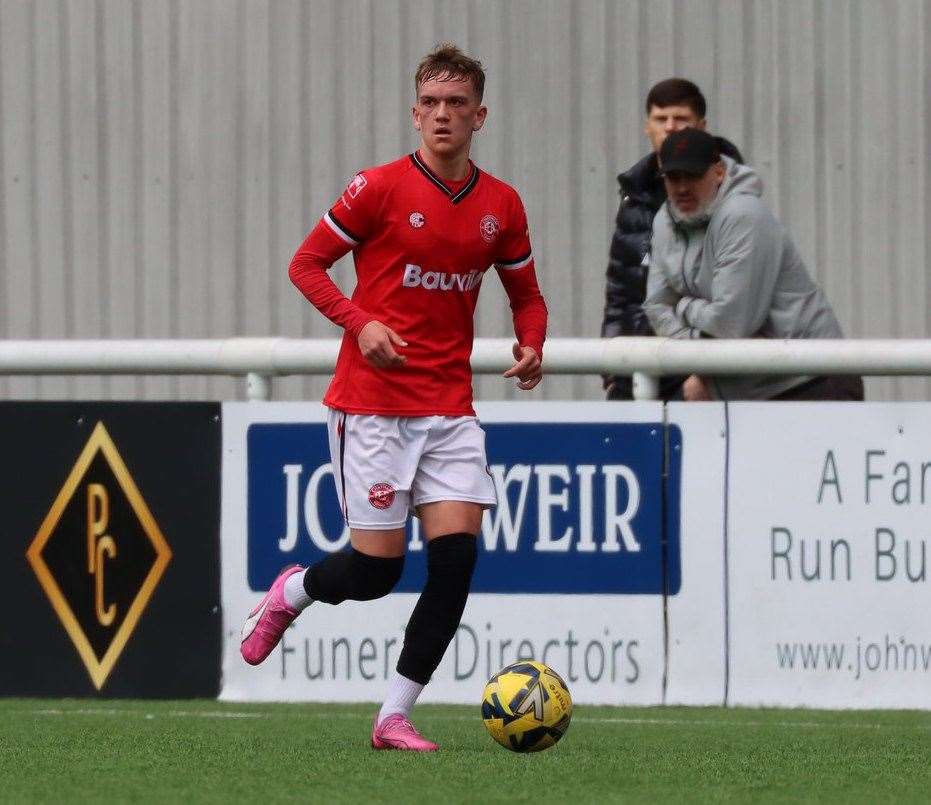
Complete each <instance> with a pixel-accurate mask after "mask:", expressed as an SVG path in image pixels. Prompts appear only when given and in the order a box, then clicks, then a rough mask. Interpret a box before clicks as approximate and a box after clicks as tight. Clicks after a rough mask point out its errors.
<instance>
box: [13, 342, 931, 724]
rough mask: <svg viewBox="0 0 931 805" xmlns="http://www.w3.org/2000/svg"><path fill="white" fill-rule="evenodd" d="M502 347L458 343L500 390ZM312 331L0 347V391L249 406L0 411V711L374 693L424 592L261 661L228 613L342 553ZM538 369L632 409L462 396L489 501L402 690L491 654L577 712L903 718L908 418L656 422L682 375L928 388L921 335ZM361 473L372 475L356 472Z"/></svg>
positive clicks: (916, 696) (416, 560) (295, 636)
mask: <svg viewBox="0 0 931 805" xmlns="http://www.w3.org/2000/svg"><path fill="white" fill-rule="evenodd" d="M510 346H511V342H510V340H507V339H480V340H478V341H477V342H476V346H475V350H474V352H473V356H472V363H473V369H474V370H475V371H476V372H480V373H498V372H501V371H503V370H505V369H506V368H508V367H509V366H510V365H511V363H512V359H511V354H510ZM337 349H338V342H336V341H313V340H308V341H303V340H289V339H228V340H216V341H86V342H80V341H78V342H72V341H69V342H47V341H27V342H3V343H0V371H3V372H6V373H8V374H111V375H112V374H146V373H150V374H222V375H234V376H244V377H246V378H248V393H247V396H248V398H249V401H248V402H221V403H177V402H173V403H147V402H126V403H120V402H106V403H103V402H80V401H69V402H64V403H63V402H54V403H53V402H49V403H42V402H28V403H27V402H3V403H0V435H2V438H3V441H4V444H5V446H6V447H7V455H8V456H10V459H9V460H8V461H7V462H5V463H4V465H3V468H2V473H0V474H2V475H3V478H2V483H0V490H2V491H0V496H5V497H3V500H4V503H5V504H6V505H5V511H6V512H7V518H6V525H7V537H8V538H7V539H5V540H4V541H3V543H2V548H0V551H2V556H0V589H4V590H6V591H8V592H9V594H10V596H12V598H11V600H16V601H17V602H18V612H19V613H20V614H19V615H18V617H17V618H16V619H13V620H12V621H11V622H10V624H9V628H7V629H4V630H2V631H0V650H2V651H3V653H4V656H6V657H7V658H8V662H6V663H4V664H3V666H2V667H0V695H39V696H88V697H120V696H127V697H138V696H142V697H184V696H219V697H220V698H223V699H227V700H320V701H362V700H377V699H378V698H379V697H380V695H381V692H382V688H383V685H384V680H385V679H386V678H387V676H388V675H389V674H390V672H391V670H392V669H393V667H394V663H395V662H396V660H397V655H398V651H399V647H400V645H401V641H402V639H403V626H404V623H405V622H406V620H407V617H408V615H409V613H410V611H411V608H412V607H413V605H414V602H415V600H416V597H417V591H418V590H419V589H420V588H421V586H422V583H423V579H424V573H425V563H424V551H423V547H424V544H423V540H422V538H421V535H420V534H419V530H418V528H417V522H416V520H413V521H412V523H411V524H410V526H409V530H408V561H407V563H406V566H405V572H404V576H403V577H402V579H401V581H400V583H399V585H398V587H397V589H396V591H395V592H394V593H393V594H392V595H390V596H389V597H388V598H386V599H385V600H384V601H382V602H380V603H379V605H378V606H377V607H375V606H371V605H366V604H355V603H347V604H346V605H344V606H341V607H338V608H332V609H328V610H327V612H326V613H325V617H324V616H323V615H322V614H321V615H320V616H319V617H315V618H314V620H313V624H305V623H303V621H302V620H298V621H297V623H296V625H295V627H294V628H293V629H290V630H289V631H288V633H287V634H286V636H285V639H284V641H283V643H282V646H281V648H280V649H277V650H276V652H275V654H274V655H273V656H272V657H271V658H270V659H269V660H268V661H267V662H266V663H264V664H263V665H262V666H260V667H259V668H252V667H249V666H246V665H245V663H243V661H242V659H241V658H240V656H239V652H238V646H239V640H238V634H239V626H240V623H241V620H242V618H243V616H244V615H245V613H247V612H248V611H249V610H250V609H251V608H252V607H253V606H254V605H255V604H256V603H257V602H258V601H259V600H261V597H262V595H263V592H264V590H266V589H267V587H268V585H269V584H270V581H271V579H272V578H273V577H274V574H275V573H276V572H277V570H278V569H279V568H280V567H281V566H282V565H285V564H289V563H293V562H297V563H300V564H305V565H306V564H309V563H311V562H314V561H318V560H319V559H320V558H322V557H324V556H326V555H327V554H329V553H332V552H333V551H336V550H341V549H343V548H344V547H345V546H346V545H347V543H348V538H349V534H348V530H347V529H346V527H345V525H344V523H343V521H342V517H341V513H340V510H339V506H338V504H337V502H336V490H335V483H334V479H333V467H332V465H331V464H330V460H329V454H328V448H327V434H326V425H325V416H326V412H325V409H324V408H323V406H321V405H320V404H319V403H289V402H268V401H265V400H266V398H267V397H268V395H269V393H270V383H269V380H270V379H271V378H273V377H276V376H282V375H288V374H300V373H328V372H330V371H331V370H332V368H333V366H334V363H335V359H336V354H337ZM545 362H546V367H547V371H548V372H550V373H558V374H571V373H602V372H603V373H612V374H625V373H626V374H633V375H634V377H635V378H636V379H637V383H636V388H637V393H638V397H640V398H641V399H640V401H638V402H627V403H607V402H579V401H567V402H551V401H544V402H502V403H479V404H478V405H477V406H476V408H477V412H478V415H479V417H480V418H481V420H482V423H483V427H484V428H485V430H486V432H487V433H488V460H489V473H490V474H491V475H492V477H493V479H494V481H495V485H496V489H497V493H498V506H497V507H496V508H495V509H494V510H491V511H489V512H487V513H486V515H485V518H484V520H483V523H482V530H481V533H480V534H479V535H478V537H479V544H480V549H481V551H480V560H479V563H478V567H477V569H476V574H475V583H474V592H473V595H472V596H471V598H470V601H469V605H468V608H467V609H466V612H465V614H464V616H463V621H462V625H461V626H460V628H459V630H458V631H457V633H456V636H455V638H454V640H453V643H452V644H451V646H450V649H449V651H448V652H447V654H446V656H445V658H444V660H443V664H442V665H441V667H440V668H439V669H438V671H437V673H436V675H435V677H434V681H433V683H431V685H430V686H429V688H428V690H427V694H426V700H433V701H453V702H468V703H474V702H476V701H477V700H478V695H479V692H480V691H481V688H482V685H483V684H484V681H485V679H487V677H488V676H490V674H491V673H493V672H494V671H496V670H497V669H498V668H500V667H501V666H503V665H505V664H507V663H508V662H512V661H515V660H517V659H524V658H530V657H534V658H537V659H541V660H543V661H545V662H548V663H550V664H552V665H553V666H554V667H556V668H557V670H559V671H560V672H561V673H562V674H563V675H564V677H565V678H566V679H567V681H568V682H569V684H570V686H571V687H572V690H573V694H574V696H575V698H576V700H578V701H580V702H592V703H606V704H663V703H668V704H694V705H706V704H722V703H723V704H747V705H761V704H762V705H767V704H768V705H778V706H820V707H908V708H927V707H928V706H929V705H928V702H931V633H929V632H928V629H927V625H926V620H927V619H926V617H925V612H926V610H927V601H928V591H929V587H928V584H929V581H928V569H927V559H926V557H927V544H926V543H927V540H928V538H929V534H928V531H927V525H926V523H927V507H929V506H931V431H929V429H928V428H927V422H928V419H929V416H931V404H928V403H786V404H781V405H778V406H774V405H770V404H767V403H751V402H746V403H725V402H717V403H706V404H702V405H693V404H688V403H668V404H663V403H661V402H658V401H656V400H650V399H648V398H649V397H650V396H652V395H653V394H655V390H656V382H655V378H657V377H659V376H661V375H663V374H667V373H674V374H684V373H688V372H698V373H714V374H753V373H759V372H765V373H767V374H774V373H792V374H854V373H859V374H866V375H871V374H903V375H904V374H916V375H918V374H931V342H926V341H852V340H848V341H813V342H806V341H785V342H774V341H764V340H753V341H719V340H714V341H709V340H702V341H701V342H672V341H664V340H662V339H655V338H649V339H636V338H629V339H628V338H625V339H612V340H601V339H554V340H552V341H550V342H548V344H547V346H546V355H545ZM378 480H379V481H384V480H390V479H378Z"/></svg>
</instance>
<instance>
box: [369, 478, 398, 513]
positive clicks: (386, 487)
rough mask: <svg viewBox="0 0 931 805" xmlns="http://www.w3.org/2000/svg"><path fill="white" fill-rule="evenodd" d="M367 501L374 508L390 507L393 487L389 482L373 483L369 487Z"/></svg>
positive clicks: (392, 499)
mask: <svg viewBox="0 0 931 805" xmlns="http://www.w3.org/2000/svg"><path fill="white" fill-rule="evenodd" d="M369 503H371V504H372V505H373V506H374V507H375V508H376V509H390V508H391V504H392V503H394V487H393V486H391V484H375V486H373V487H372V488H371V489H369Z"/></svg>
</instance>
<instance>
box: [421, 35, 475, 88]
mask: <svg viewBox="0 0 931 805" xmlns="http://www.w3.org/2000/svg"><path fill="white" fill-rule="evenodd" d="M443 76H448V77H449V78H459V79H462V80H464V81H465V80H468V81H471V82H472V86H473V87H474V88H475V94H476V95H478V99H479V100H481V99H482V95H484V93H485V71H484V70H483V69H482V63H481V62H480V61H478V60H477V59H472V58H470V57H469V56H466V55H465V53H463V52H462V51H461V50H459V48H457V47H456V46H455V45H454V44H453V43H452V42H443V43H442V44H440V45H437V46H436V47H435V48H434V49H433V51H432V52H430V53H428V54H427V55H426V56H424V57H423V59H422V60H421V62H420V64H419V65H417V72H416V73H415V74H414V92H415V93H416V92H419V90H420V85H421V84H423V83H424V82H425V81H429V80H430V79H431V78H442V77H443Z"/></svg>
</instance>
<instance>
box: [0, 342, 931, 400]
mask: <svg viewBox="0 0 931 805" xmlns="http://www.w3.org/2000/svg"><path fill="white" fill-rule="evenodd" d="M512 343H513V339H510V338H479V339H476V341H475V347H474V349H473V351H472V369H473V371H474V372H476V373H477V374H496V373H498V372H503V371H504V370H505V369H507V368H508V367H509V366H511V364H512V363H513V358H512V356H511V344H512ZM338 350H339V341H338V340H337V339H292V338H226V339H190V340H184V339H175V340H167V339H164V340H146V339H140V340H128V341H121V340H96V341H0V374H8V375H10V374H17V375H75V374H88V375H90V374H96V375H134V374H162V375H165V374H168V375H190V374H197V375H239V376H245V377H246V378H247V383H248V385H247V396H248V397H249V399H254V400H259V399H268V396H269V393H270V385H269V382H268V381H269V378H272V377H277V376H282V375H297V374H329V373H330V372H332V371H333V367H334V366H335V364H336V355H337V352H338ZM544 367H545V370H546V372H547V373H549V374H621V375H632V376H633V377H634V393H635V396H636V397H637V398H638V399H653V398H655V397H656V395H657V383H656V378H657V377H660V376H662V375H668V374H689V373H692V372H694V373H697V374H730V375H748V374H763V373H765V374H804V375H812V374H816V375H822V374H862V375H931V339H928V340H919V339H914V340H906V339H876V340H855V339H848V340H827V339H825V340H785V341H773V340H767V339H747V340H718V339H701V340H694V341H678V340H671V339H665V338H553V339H550V340H549V341H547V342H546V347H545V355H544Z"/></svg>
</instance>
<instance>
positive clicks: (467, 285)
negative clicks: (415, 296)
mask: <svg viewBox="0 0 931 805" xmlns="http://www.w3.org/2000/svg"><path fill="white" fill-rule="evenodd" d="M481 281H482V272H481V271H470V272H469V273H468V274H447V273H446V272H445V271H424V270H423V269H422V268H421V267H420V266H415V265H412V264H411V263H408V264H407V265H406V266H404V279H403V280H402V281H401V284H402V285H403V286H404V287H405V288H426V289H427V290H428V291H434V290H437V291H471V290H472V289H473V288H475V287H476V286H477V285H478V284H479V283H480V282H481Z"/></svg>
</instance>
